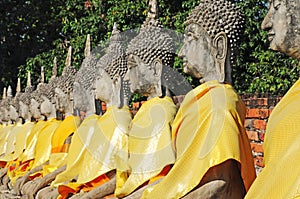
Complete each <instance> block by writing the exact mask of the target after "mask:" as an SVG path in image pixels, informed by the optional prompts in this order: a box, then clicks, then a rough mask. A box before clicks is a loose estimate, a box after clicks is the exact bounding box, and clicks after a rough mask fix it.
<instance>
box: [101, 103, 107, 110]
mask: <svg viewBox="0 0 300 199" xmlns="http://www.w3.org/2000/svg"><path fill="white" fill-rule="evenodd" d="M101 108H102V111H103V112H105V111H106V104H105V102H102V103H101Z"/></svg>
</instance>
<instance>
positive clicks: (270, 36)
mask: <svg viewBox="0 0 300 199" xmlns="http://www.w3.org/2000/svg"><path fill="white" fill-rule="evenodd" d="M274 37H275V33H274V32H269V33H268V40H269V41H272V40H273V39H274Z"/></svg>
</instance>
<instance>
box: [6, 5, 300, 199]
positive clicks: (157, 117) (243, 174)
mask: <svg viewBox="0 0 300 199" xmlns="http://www.w3.org/2000/svg"><path fill="white" fill-rule="evenodd" d="M299 10H300V2H299V1H298V0H289V1H287V0H270V1H269V12H268V14H267V16H266V17H265V20H264V21H263V23H262V28H263V29H265V30H267V31H268V36H269V40H270V47H271V49H273V50H277V51H280V52H282V53H285V54H287V55H289V56H292V57H294V58H297V59H299V58H300V45H299V44H300V42H299V41H300V29H299V28H300V26H299V22H300V21H299V20H300V12H299ZM243 16H244V15H243V13H242V12H241V10H240V8H239V7H237V6H236V5H235V4H234V3H232V2H230V1H229V0H202V1H201V3H200V4H199V5H198V6H196V7H195V8H194V9H193V10H192V11H191V13H190V14H189V16H188V17H187V20H186V23H185V26H186V28H185V33H184V36H185V37H184V43H183V46H182V47H181V49H180V51H179V53H178V56H179V57H180V58H182V60H183V71H184V73H186V74H188V75H191V76H192V77H194V78H195V79H198V80H199V83H200V85H199V86H197V87H195V88H192V86H190V85H189V83H188V82H187V81H186V80H185V78H184V77H183V76H182V75H180V74H179V73H178V72H177V71H176V69H174V68H173V64H174V59H175V54H176V53H175V50H176V49H175V42H174V39H173V38H172V37H171V36H170V35H169V33H168V31H166V30H165V29H164V28H163V26H162V25H161V23H160V21H159V19H158V2H157V1H156V0H150V1H149V9H148V15H147V17H146V19H145V21H144V23H143V24H142V26H141V28H140V29H139V32H138V34H137V35H136V36H135V37H134V38H133V39H132V40H130V41H129V43H128V44H125V39H124V37H123V35H122V34H121V32H120V31H119V30H118V28H117V25H116V24H115V25H114V27H113V30H112V33H111V37H110V40H109V42H110V43H109V46H108V47H107V49H106V51H105V54H104V55H102V56H100V57H99V56H98V55H96V53H94V52H93V51H91V45H90V36H89V35H88V36H87V42H86V48H85V52H84V53H85V58H84V60H83V62H82V64H81V67H80V68H79V70H76V69H75V68H74V67H73V66H72V64H71V61H70V60H71V51H72V49H71V48H70V49H69V52H68V56H67V59H66V64H65V67H64V69H63V72H62V74H61V75H60V76H58V75H57V65H56V64H53V70H52V73H53V74H52V77H51V78H50V80H49V81H48V83H45V80H44V79H45V78H44V73H43V69H42V73H41V78H40V83H39V84H38V86H37V88H36V89H35V88H34V87H33V86H32V85H31V78H30V73H28V77H27V78H28V79H27V86H26V89H25V91H24V92H21V89H20V86H18V87H17V91H16V94H15V96H12V91H11V88H10V87H9V88H8V89H7V90H5V91H4V95H3V98H2V100H1V102H0V113H1V114H0V119H1V126H0V154H1V156H0V167H1V169H0V196H1V197H2V198H30V199H31V198H38V199H56V198H59V199H66V198H72V199H76V198H80V199H88V198H89V199H91V198H111V199H112V198H127V199H133V198H143V199H146V198H149V199H153V198H166V199H171V198H185V199H189V198H206V199H207V198H237V199H239V198H249V199H252V198H297V197H299V196H300V192H299V182H300V177H299V176H300V175H299V174H298V170H299V169H298V166H297V165H299V161H298V160H299V157H300V154H298V153H299V151H300V150H299V147H298V146H299V144H298V143H299V142H298V140H299V139H300V136H298V129H299V125H300V123H299V122H297V119H298V118H300V115H299V114H300V111H299V107H300V106H299V103H298V101H299V99H300V96H298V95H299V94H300V92H299V86H300V82H299V81H298V82H296V83H295V85H294V86H293V87H292V88H291V89H290V91H288V93H287V94H286V95H285V96H284V97H283V99H282V100H281V101H280V102H279V104H278V105H277V106H276V107H275V109H274V111H273V112H272V114H271V117H270V119H269V122H268V126H267V132H266V137H265V143H264V154H265V157H264V158H265V159H264V163H265V168H264V169H263V170H262V172H261V173H260V174H259V175H258V176H256V172H255V167H254V162H253V157H252V151H251V147H250V143H249V140H248V137H247V134H246V133H245V128H244V121H245V115H246V108H245V105H244V104H243V102H242V100H241V99H240V98H239V96H238V94H237V93H236V91H235V90H234V88H233V87H232V86H231V82H232V80H231V70H232V68H233V67H234V66H235V64H236V63H235V58H236V55H237V51H238V49H239V43H240V41H241V38H242V37H243V29H244V23H245V19H244V17H243ZM54 63H56V61H55V62H54ZM19 81H20V80H19ZM18 85H19V84H18ZM133 93H138V94H139V95H141V96H145V97H147V101H146V102H144V103H143V104H142V106H141V107H140V108H139V110H138V111H137V112H136V114H135V115H134V116H133V115H132V113H131V112H130V109H129V103H130V99H131V94H133ZM177 94H181V95H185V97H184V99H183V101H182V102H181V104H180V107H177V106H176V105H175V103H174V100H173V96H174V95H177ZM95 100H101V101H103V102H105V104H106V106H107V110H106V111H105V113H102V114H96V108H95V107H96V106H95V102H96V101H95ZM58 116H60V117H58ZM61 116H62V117H61ZM297 154H298V155H297Z"/></svg>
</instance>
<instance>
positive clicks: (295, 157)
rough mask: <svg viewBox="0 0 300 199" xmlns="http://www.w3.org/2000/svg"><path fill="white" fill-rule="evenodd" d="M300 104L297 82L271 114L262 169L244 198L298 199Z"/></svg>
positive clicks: (299, 83)
mask: <svg viewBox="0 0 300 199" xmlns="http://www.w3.org/2000/svg"><path fill="white" fill-rule="evenodd" d="M299 105H300V80H298V81H297V82H296V83H295V84H294V85H293V86H292V88H290V90H289V91H288V92H287V93H286V94H285V96H284V97H283V98H282V99H281V101H280V102H279V103H278V104H277V105H276V107H275V108H274V110H273V111H272V114H271V116H270V118H269V121H268V124H267V129H266V134H265V142H264V164H265V167H264V168H263V170H262V172H261V173H260V174H259V175H258V176H257V178H256V180H255V181H254V183H253V185H252V186H251V188H250V190H249V192H248V193H247V194H246V198H249V199H252V198H261V199H264V198H300V167H299V165H300V106H299ZM278 179H280V180H278Z"/></svg>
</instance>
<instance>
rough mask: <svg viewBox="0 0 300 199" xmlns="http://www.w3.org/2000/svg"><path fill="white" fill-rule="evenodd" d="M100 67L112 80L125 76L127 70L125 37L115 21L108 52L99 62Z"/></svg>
mask: <svg viewBox="0 0 300 199" xmlns="http://www.w3.org/2000/svg"><path fill="white" fill-rule="evenodd" d="M97 65H98V68H103V69H104V70H105V71H106V72H107V73H108V75H109V76H110V78H111V79H112V80H117V79H118V78H119V77H124V76H125V74H126V72H127V58H126V52H125V47H124V38H123V37H122V35H121V34H120V31H119V30H118V28H117V24H116V23H114V27H113V31H112V34H111V37H110V44H109V46H108V48H107V52H106V54H105V55H104V56H102V57H101V58H100V59H99V61H98V63H97Z"/></svg>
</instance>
